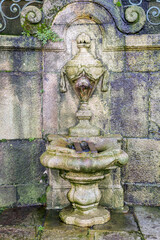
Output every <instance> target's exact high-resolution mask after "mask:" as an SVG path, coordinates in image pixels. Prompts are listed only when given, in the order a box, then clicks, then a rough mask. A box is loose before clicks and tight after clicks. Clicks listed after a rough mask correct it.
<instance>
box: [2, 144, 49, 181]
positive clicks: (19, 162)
mask: <svg viewBox="0 0 160 240" xmlns="http://www.w3.org/2000/svg"><path fill="white" fill-rule="evenodd" d="M44 151H45V143H44V141H43V140H34V141H32V142H29V141H28V140H22V141H20V140H16V141H8V142H1V143H0V164H1V168H0V185H2V184H3V185H8V184H14V185H17V184H29V183H38V182H39V181H40V180H41V177H42V175H43V172H44V171H45V168H44V167H43V166H42V165H41V164H40V161H39V157H40V155H41V154H42V153H43V152H44Z"/></svg>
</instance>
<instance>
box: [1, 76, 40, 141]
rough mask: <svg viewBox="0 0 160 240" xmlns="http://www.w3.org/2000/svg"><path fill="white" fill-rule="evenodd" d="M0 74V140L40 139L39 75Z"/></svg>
mask: <svg viewBox="0 0 160 240" xmlns="http://www.w3.org/2000/svg"><path fill="white" fill-rule="evenodd" d="M0 74H1V84H0V86H1V88H0V125H1V129H0V139H18V138H33V137H34V138H40V137H41V96H40V90H41V76H40V74H38V73H18V72H17V73H2V72H1V73H0Z"/></svg>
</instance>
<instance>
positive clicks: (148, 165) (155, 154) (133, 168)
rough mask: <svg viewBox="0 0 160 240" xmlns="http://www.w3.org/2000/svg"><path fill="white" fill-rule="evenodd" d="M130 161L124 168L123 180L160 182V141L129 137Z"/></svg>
mask: <svg viewBox="0 0 160 240" xmlns="http://www.w3.org/2000/svg"><path fill="white" fill-rule="evenodd" d="M126 145H127V149H126V151H127V153H128V155H129V162H128V164H127V165H126V166H125V167H124V168H123V169H124V171H123V181H124V182H130V183H134V182H137V183H147V182H148V183H158V182H160V141H156V140H152V139H127V140H126Z"/></svg>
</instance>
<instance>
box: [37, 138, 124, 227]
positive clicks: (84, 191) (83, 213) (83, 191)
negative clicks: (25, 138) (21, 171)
mask: <svg viewBox="0 0 160 240" xmlns="http://www.w3.org/2000/svg"><path fill="white" fill-rule="evenodd" d="M48 140H49V141H50V144H49V145H48V147H47V150H46V152H45V153H43V154H42V156H41V158H40V161H41V163H42V165H44V166H45V167H48V168H52V169H59V170H60V175H61V177H62V178H64V179H65V180H68V181H69V182H70V183H71V189H70V191H69V192H68V199H69V201H70V202H71V204H72V206H69V207H67V208H64V209H62V211H61V212H60V218H61V219H62V221H63V222H65V223H67V224H74V225H77V226H81V227H86V226H92V225H95V224H103V223H105V222H107V221H109V219H110V213H109V211H108V210H106V209H105V208H103V207H100V206H98V205H99V201H100V199H101V191H100V190H99V188H98V183H99V182H100V181H101V180H103V179H104V178H105V175H106V174H108V173H109V171H110V170H111V169H113V168H116V167H117V166H123V165H124V164H126V163H127V161H128V155H127V154H126V153H125V152H124V151H123V150H121V146H120V143H118V142H119V141H120V140H121V136H119V135H118V136H117V135H114V136H111V135H109V136H98V137H89V138H87V137H81V138H80V137H69V136H59V135H50V136H48ZM73 142H81V143H83V142H92V143H93V144H94V145H95V148H96V150H97V152H92V151H89V152H85V151H84V152H81V153H77V152H76V150H74V149H70V148H69V147H70V146H71V144H72V143H73Z"/></svg>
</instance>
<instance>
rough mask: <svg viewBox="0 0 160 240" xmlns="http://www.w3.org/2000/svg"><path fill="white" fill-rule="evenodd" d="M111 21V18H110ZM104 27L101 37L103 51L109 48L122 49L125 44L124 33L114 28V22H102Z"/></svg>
mask: <svg viewBox="0 0 160 240" xmlns="http://www.w3.org/2000/svg"><path fill="white" fill-rule="evenodd" d="M112 21H113V19H112ZM103 26H104V28H105V36H104V39H103V51H110V50H112V51H113V50H115V51H116V50H122V49H124V46H125V37H124V34H123V33H121V32H119V31H118V29H117V28H115V23H113V22H112V23H111V22H110V23H109V24H108V23H106V22H105V24H104V23H103Z"/></svg>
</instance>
